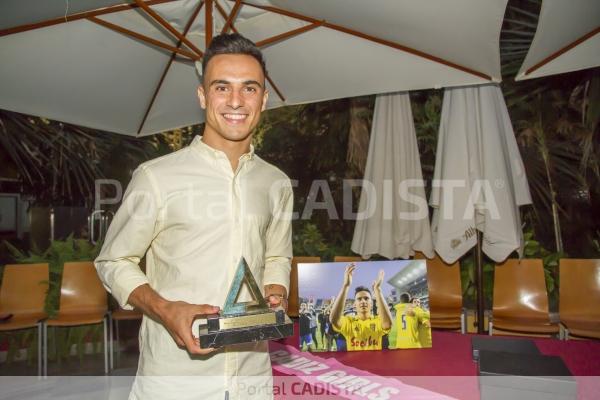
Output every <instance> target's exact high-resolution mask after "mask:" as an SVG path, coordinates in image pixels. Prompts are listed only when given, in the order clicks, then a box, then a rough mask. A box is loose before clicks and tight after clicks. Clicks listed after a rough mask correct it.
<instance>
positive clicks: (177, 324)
mask: <svg viewBox="0 0 600 400" xmlns="http://www.w3.org/2000/svg"><path fill="white" fill-rule="evenodd" d="M218 312H219V307H216V306H211V305H208V304H189V303H186V302H183V301H167V302H166V303H165V304H164V305H163V306H162V309H161V311H160V312H159V313H158V316H159V318H160V319H161V321H162V323H163V325H164V327H165V328H166V329H167V331H169V333H170V334H171V336H172V337H173V340H175V343H177V345H178V346H179V347H185V348H186V349H187V351H188V352H189V353H190V354H209V353H211V352H212V351H214V349H213V348H208V349H203V348H201V347H200V341H199V339H198V338H196V337H195V336H194V335H193V333H192V323H193V322H194V320H195V319H197V318H198V317H202V316H205V315H208V314H216V313H218Z"/></svg>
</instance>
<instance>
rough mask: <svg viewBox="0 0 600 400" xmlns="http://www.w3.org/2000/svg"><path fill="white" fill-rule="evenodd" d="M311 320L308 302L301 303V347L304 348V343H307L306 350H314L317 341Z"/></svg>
mask: <svg viewBox="0 0 600 400" xmlns="http://www.w3.org/2000/svg"><path fill="white" fill-rule="evenodd" d="M310 320H311V317H310V311H309V309H308V307H307V305H306V303H304V302H302V303H300V312H299V314H298V328H299V335H300V349H303V348H304V345H305V344H306V350H310V351H314V349H315V346H316V341H313V338H312V335H311V333H310ZM313 343H314V344H313Z"/></svg>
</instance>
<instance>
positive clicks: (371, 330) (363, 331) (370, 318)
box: [329, 264, 392, 351]
mask: <svg viewBox="0 0 600 400" xmlns="http://www.w3.org/2000/svg"><path fill="white" fill-rule="evenodd" d="M355 269H356V266H355V265H354V264H350V265H348V266H347V267H346V271H345V273H344V282H343V283H342V288H341V289H340V293H339V294H338V296H337V297H336V299H335V301H334V302H333V306H332V308H331V315H330V317H329V319H330V321H331V325H332V327H333V329H334V330H335V331H336V332H339V333H341V334H342V335H343V336H344V338H345V339H346V343H347V349H348V351H357V350H381V349H382V338H383V336H384V335H386V334H388V333H389V332H390V330H391V329H392V314H391V313H390V310H389V308H388V307H387V305H386V304H387V303H386V301H385V298H384V297H383V293H382V291H381V283H382V282H383V277H384V272H383V270H381V271H379V275H378V276H377V280H375V282H373V292H374V293H375V296H376V298H377V304H379V305H380V306H379V307H378V309H379V310H380V313H379V315H373V298H372V296H371V291H370V290H369V289H368V288H366V287H364V286H358V287H356V289H355V290H354V309H355V310H356V316H350V315H342V314H343V311H344V305H345V303H346V298H347V297H348V290H349V288H350V285H351V284H352V274H353V273H354V270H355Z"/></svg>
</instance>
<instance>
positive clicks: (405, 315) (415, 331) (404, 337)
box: [394, 293, 431, 349]
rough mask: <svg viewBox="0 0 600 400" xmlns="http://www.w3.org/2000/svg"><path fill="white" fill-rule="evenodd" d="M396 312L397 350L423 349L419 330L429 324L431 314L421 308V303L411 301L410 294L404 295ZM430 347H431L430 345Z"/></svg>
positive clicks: (401, 296) (396, 306) (396, 307)
mask: <svg viewBox="0 0 600 400" xmlns="http://www.w3.org/2000/svg"><path fill="white" fill-rule="evenodd" d="M394 309H395V310H396V327H397V328H396V348H398V349H416V348H421V347H423V344H422V342H421V341H420V339H419V328H420V326H422V325H427V324H429V313H428V312H427V311H425V310H423V309H422V308H421V307H420V301H418V299H417V301H413V300H411V297H410V294H408V293H402V294H401V295H400V303H399V304H396V305H395V306H394ZM428 347H431V345H429V346H428Z"/></svg>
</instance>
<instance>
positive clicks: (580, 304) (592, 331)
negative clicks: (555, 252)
mask: <svg viewBox="0 0 600 400" xmlns="http://www.w3.org/2000/svg"><path fill="white" fill-rule="evenodd" d="M559 268H560V273H559V274H560V281H559V283H560V286H559V293H560V294H559V316H560V325H561V330H562V335H561V336H563V337H564V338H565V339H569V335H573V336H581V337H588V338H595V339H600V260H583V259H569V258H563V259H561V260H560V264H559Z"/></svg>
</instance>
